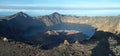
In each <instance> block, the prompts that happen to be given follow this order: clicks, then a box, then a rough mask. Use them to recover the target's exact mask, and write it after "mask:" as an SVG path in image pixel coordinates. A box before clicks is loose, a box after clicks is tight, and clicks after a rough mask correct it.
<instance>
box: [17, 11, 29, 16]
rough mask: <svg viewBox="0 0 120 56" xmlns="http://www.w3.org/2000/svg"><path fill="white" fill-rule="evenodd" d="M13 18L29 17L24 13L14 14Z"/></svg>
mask: <svg viewBox="0 0 120 56" xmlns="http://www.w3.org/2000/svg"><path fill="white" fill-rule="evenodd" d="M15 16H21V17H29V16H28V15H27V14H26V13H24V12H18V13H16V14H15Z"/></svg>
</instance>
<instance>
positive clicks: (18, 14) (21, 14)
mask: <svg viewBox="0 0 120 56" xmlns="http://www.w3.org/2000/svg"><path fill="white" fill-rule="evenodd" d="M29 17H30V16H29V15H28V14H26V13H24V12H18V13H16V14H14V15H11V16H9V18H10V19H11V18H29Z"/></svg>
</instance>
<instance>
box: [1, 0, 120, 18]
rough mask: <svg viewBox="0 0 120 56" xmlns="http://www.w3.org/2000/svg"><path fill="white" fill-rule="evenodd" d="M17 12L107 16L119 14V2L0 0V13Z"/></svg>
mask: <svg viewBox="0 0 120 56" xmlns="http://www.w3.org/2000/svg"><path fill="white" fill-rule="evenodd" d="M18 11H24V12H27V13H30V12H31V14H36V15H37V14H40V15H42V14H49V13H53V12H59V13H62V14H70V15H88V16H92V15H93V16H94V15H95V16H96V15H108V16H109V15H117V14H120V0H0V13H4V12H18ZM33 12H34V13H33Z"/></svg>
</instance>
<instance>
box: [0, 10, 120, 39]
mask: <svg viewBox="0 0 120 56" xmlns="http://www.w3.org/2000/svg"><path fill="white" fill-rule="evenodd" d="M119 18H120V16H106V17H97V16H96V17H87V16H81V17H76V16H67V15H61V14H59V13H57V12H54V13H52V14H50V15H45V16H38V17H31V16H29V15H28V14H26V13H24V12H18V13H16V14H14V15H11V16H7V17H3V18H1V19H0V28H1V29H0V36H6V37H10V38H14V39H19V38H20V39H21V38H22V37H23V36H32V35H35V34H37V33H40V32H46V31H49V30H50V31H51V30H76V31H79V32H80V33H82V34H83V35H85V36H86V39H90V38H91V37H92V36H93V34H94V32H95V28H97V30H102V31H107V32H112V33H119V32H120V19H119ZM18 37H19V38H18Z"/></svg>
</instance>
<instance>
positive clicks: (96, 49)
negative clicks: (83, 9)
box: [0, 12, 120, 56]
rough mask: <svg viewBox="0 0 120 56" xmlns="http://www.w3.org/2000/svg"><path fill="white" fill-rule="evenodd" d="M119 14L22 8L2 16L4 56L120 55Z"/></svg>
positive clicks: (0, 55)
mask: <svg viewBox="0 0 120 56" xmlns="http://www.w3.org/2000/svg"><path fill="white" fill-rule="evenodd" d="M119 18H120V17H119V16H106V17H99V16H96V17H87V16H80V17H75V16H66V15H61V14H59V13H57V12H55V13H53V14H50V15H45V16H38V17H31V16H29V15H27V14H25V13H23V12H19V13H17V14H14V15H11V16H7V17H4V18H2V19H1V20H0V28H1V29H0V56H120V31H119V30H120V19H119ZM63 23H69V24H70V25H65V24H63ZM59 24H60V25H59ZM61 24H63V25H61ZM75 24H79V26H77V25H75ZM56 25H57V26H56ZM82 25H87V27H83V26H82ZM51 26H52V27H51ZM80 28H81V29H82V30H81V29H80ZM53 29H54V30H53ZM56 29H57V30H56ZM87 38H90V39H87ZM6 39H7V40H6Z"/></svg>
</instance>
